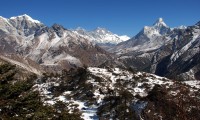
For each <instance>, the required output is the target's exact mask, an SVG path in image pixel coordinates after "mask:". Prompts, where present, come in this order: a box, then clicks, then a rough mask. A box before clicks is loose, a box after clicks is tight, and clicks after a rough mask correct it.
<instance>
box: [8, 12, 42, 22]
mask: <svg viewBox="0 0 200 120" xmlns="http://www.w3.org/2000/svg"><path fill="white" fill-rule="evenodd" d="M10 19H11V20H15V19H26V20H28V21H31V22H33V23H41V22H40V21H38V20H35V19H33V18H31V17H30V16H29V15H27V14H24V15H20V16H16V17H11V18H10Z"/></svg>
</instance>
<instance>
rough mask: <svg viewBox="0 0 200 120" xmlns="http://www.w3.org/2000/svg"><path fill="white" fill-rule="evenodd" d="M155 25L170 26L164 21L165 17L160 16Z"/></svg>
mask: <svg viewBox="0 0 200 120" xmlns="http://www.w3.org/2000/svg"><path fill="white" fill-rule="evenodd" d="M153 26H154V27H163V26H164V27H168V26H167V25H166V23H165V22H164V20H163V18H158V20H157V21H156V22H155V23H154V24H153Z"/></svg>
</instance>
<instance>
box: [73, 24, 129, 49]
mask: <svg viewBox="0 0 200 120" xmlns="http://www.w3.org/2000/svg"><path fill="white" fill-rule="evenodd" d="M73 32H75V33H77V34H79V35H81V36H82V37H84V38H87V39H89V40H91V41H92V42H94V43H97V44H98V45H100V46H113V45H116V44H118V43H120V42H123V41H127V40H128V39H130V37H128V36H127V35H122V36H119V35H117V34H114V33H112V32H110V31H108V30H107V29H105V28H100V27H98V28H96V29H95V30H92V31H87V30H85V29H83V28H80V27H79V28H77V29H75V30H73Z"/></svg>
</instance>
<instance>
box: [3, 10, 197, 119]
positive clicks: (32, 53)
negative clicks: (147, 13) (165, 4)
mask: <svg viewBox="0 0 200 120" xmlns="http://www.w3.org/2000/svg"><path fill="white" fill-rule="evenodd" d="M199 80H200V22H198V23H196V24H194V25H191V26H180V27H176V28H170V27H169V26H168V25H167V24H166V23H165V22H164V20H163V19H162V18H159V19H158V20H156V22H155V23H153V24H152V25H151V26H144V28H142V29H141V31H140V32H139V33H138V34H136V35H135V36H133V37H132V38H129V37H128V36H126V35H122V36H120V35H117V34H114V33H112V32H111V31H109V30H107V29H105V28H100V27H98V28H96V29H94V30H92V31H88V30H85V29H84V28H77V29H73V30H71V29H66V28H64V27H63V26H62V25H59V24H54V25H52V26H51V27H48V26H47V25H45V24H43V23H42V22H40V21H38V20H34V19H33V18H31V17H30V16H28V15H26V14H25V15H21V16H16V17H11V18H4V17H0V119H10V118H11V117H12V119H24V118H27V119H77V120H83V119H85V120H98V119H102V120H104V119H136V120H144V119H145V120H155V119H156V120H157V119H158V120H160V119H194V120H198V118H199V117H200V116H199V114H198V113H199V112H200V109H199V108H200V106H199V105H200V104H199V103H200V100H199V96H200V95H199V90H200V82H199ZM8 106H9V107H8Z"/></svg>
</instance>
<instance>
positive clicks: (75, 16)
mask: <svg viewBox="0 0 200 120" xmlns="http://www.w3.org/2000/svg"><path fill="white" fill-rule="evenodd" d="M199 5H200V0H1V7H0V16H3V17H7V18H10V17H11V16H17V15H22V14H28V15H30V16H31V17H32V18H34V19H38V20H39V21H41V22H43V23H44V24H46V25H48V26H51V25H52V24H54V23H58V24H61V25H63V26H64V27H66V28H68V29H70V28H76V27H83V28H85V29H87V30H92V29H95V28H96V27H104V28H107V29H108V30H110V31H112V32H113V33H117V34H119V35H122V34H127V35H129V36H131V37H132V36H134V35H135V34H137V33H138V32H139V31H140V30H141V29H142V28H143V26H145V25H152V24H153V23H154V22H155V21H156V20H157V19H158V18H159V17H162V18H163V19H164V21H165V23H166V24H167V25H168V26H170V27H175V26H180V25H193V24H195V23H196V22H198V21H200V14H199V12H200V7H199Z"/></svg>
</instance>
